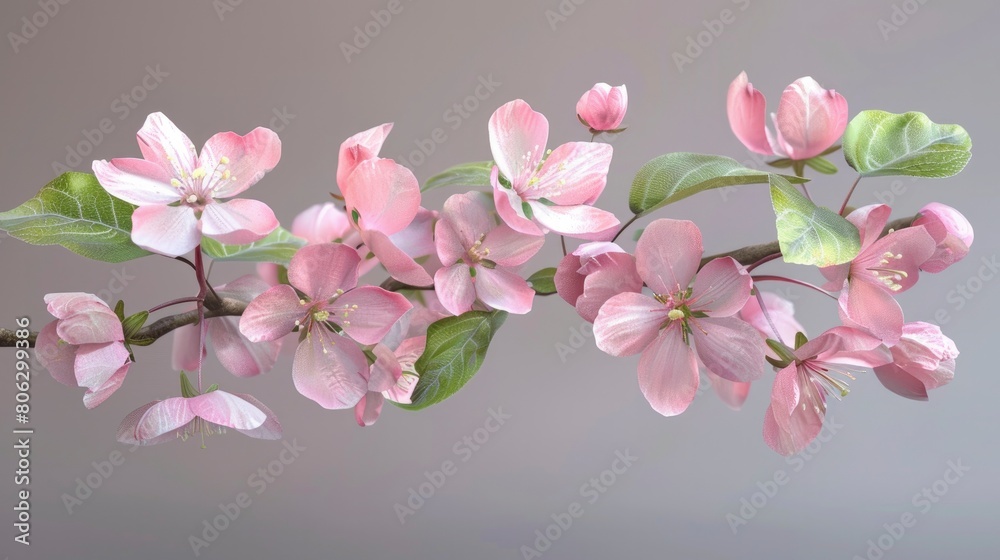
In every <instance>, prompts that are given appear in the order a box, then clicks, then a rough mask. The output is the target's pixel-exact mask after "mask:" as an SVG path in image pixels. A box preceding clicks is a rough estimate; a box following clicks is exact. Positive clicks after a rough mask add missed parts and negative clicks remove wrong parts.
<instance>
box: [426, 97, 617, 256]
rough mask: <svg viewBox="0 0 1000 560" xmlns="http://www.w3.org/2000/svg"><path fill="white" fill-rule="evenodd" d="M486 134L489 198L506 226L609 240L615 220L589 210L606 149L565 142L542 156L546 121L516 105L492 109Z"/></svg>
mask: <svg viewBox="0 0 1000 560" xmlns="http://www.w3.org/2000/svg"><path fill="white" fill-rule="evenodd" d="M489 128H490V148H491V150H492V151H493V160H494V161H496V165H495V166H494V167H493V173H492V177H491V182H492V185H493V197H494V201H495V203H496V207H497V211H498V212H499V214H500V217H501V218H503V221H504V222H506V223H507V225H509V226H510V227H511V228H513V229H514V230H515V231H519V232H521V233H527V234H531V235H541V234H543V233H545V232H547V231H554V232H556V233H559V234H562V235H567V236H570V237H579V238H583V239H591V240H602V241H603V240H607V239H610V238H611V236H612V235H614V229H615V228H616V227H617V226H618V223H619V222H618V218H616V217H615V216H614V214H612V213H610V212H607V211H605V210H601V209H599V208H595V207H594V206H592V204H594V202H596V201H597V198H598V197H599V196H600V195H601V192H603V191H604V186H605V184H606V183H607V179H608V167H609V166H610V165H611V151H612V150H611V146H610V145H608V144H602V143H594V142H569V143H566V144H563V145H561V146H559V147H558V148H556V149H554V150H552V152H551V153H547V152H546V151H545V145H546V142H548V137H549V121H548V120H547V119H546V118H545V116H544V115H542V114H541V113H538V112H536V111H533V110H532V109H531V107H530V106H529V105H528V104H527V103H525V102H524V101H522V100H520V99H518V100H516V101H511V102H510V103H507V104H506V105H503V106H502V107H500V108H499V109H497V110H496V112H495V113H493V116H492V117H490V126H489ZM546 156H547V157H546ZM543 159H544V162H543ZM501 175H502V178H501ZM445 264H447V263H445Z"/></svg>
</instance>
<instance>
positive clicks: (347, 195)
mask: <svg viewBox="0 0 1000 560" xmlns="http://www.w3.org/2000/svg"><path fill="white" fill-rule="evenodd" d="M344 201H345V204H346V205H347V212H348V214H352V213H353V212H355V211H356V212H357V213H358V214H359V215H360V217H359V218H358V221H357V223H358V226H359V228H360V229H361V230H362V231H365V230H375V231H380V232H382V233H384V234H386V235H392V234H394V233H396V232H397V231H400V230H402V229H403V228H405V227H406V226H408V225H410V222H412V221H413V218H414V217H415V216H416V215H417V210H419V209H420V183H418V182H417V178H416V177H414V176H413V172H412V171H410V170H409V169H407V168H406V167H403V166H402V165H400V164H398V163H396V162H394V161H392V160H391V159H371V160H368V161H365V162H362V163H360V164H359V165H358V167H357V169H355V170H354V172H353V173H351V175H350V177H348V179H347V189H346V190H345V191H344ZM352 219H353V218H352Z"/></svg>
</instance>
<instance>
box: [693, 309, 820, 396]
mask: <svg viewBox="0 0 1000 560" xmlns="http://www.w3.org/2000/svg"><path fill="white" fill-rule="evenodd" d="M760 295H761V299H763V300H764V309H766V310H767V315H765V314H764V311H763V310H762V309H761V307H760V303H759V302H758V301H757V298H756V297H753V296H751V297H750V298H749V299H747V302H746V304H745V305H744V306H743V309H741V310H740V312H739V314H738V315H737V316H738V317H739V318H740V319H743V320H744V321H746V322H747V323H749V324H750V326H752V327H753V328H755V329H757V332H759V333H760V340H761V345H762V346H764V347H765V348H764V352H765V355H767V356H770V357H771V358H778V355H777V354H775V352H774V351H773V350H771V349H770V348H767V347H766V346H767V345H766V344H765V343H764V341H765V340H767V339H768V338H773V339H775V340H779V339H780V340H782V341H785V342H787V343H788V344H792V343H793V342H794V341H795V336H796V334H798V333H803V334H805V329H804V328H803V327H802V325H801V324H799V322H798V321H797V320H796V319H795V306H794V305H793V304H792V302H790V301H788V300H787V299H785V298H783V297H781V296H779V295H778V294H775V293H772V292H761V294H760ZM768 318H770V321H768ZM772 325H773V327H774V328H772ZM774 329H777V332H775V330H774ZM705 374H706V376H707V377H708V380H709V381H711V383H712V389H714V390H715V394H716V395H718V396H719V398H720V399H722V402H724V403H725V404H726V406H728V407H729V408H731V409H733V410H739V409H740V408H742V407H743V403H744V402H746V400H747V396H748V395H749V394H750V383H749V382H745V383H744V382H739V381H730V380H728V379H725V378H722V377H719V376H718V375H715V374H714V373H712V372H710V371H706V372H705Z"/></svg>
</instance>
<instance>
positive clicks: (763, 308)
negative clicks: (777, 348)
mask: <svg viewBox="0 0 1000 560" xmlns="http://www.w3.org/2000/svg"><path fill="white" fill-rule="evenodd" d="M754 295H755V296H757V305H759V306H760V312H761V313H763V314H764V318H765V319H767V326H769V327H771V332H773V333H774V335H775V336H776V337H778V342H780V343H782V344H784V343H785V341H784V340H782V339H781V333H780V332H778V327H776V326H774V321H772V320H771V313H770V312H769V311H768V310H767V306H766V305H764V296H762V295H760V290H754Z"/></svg>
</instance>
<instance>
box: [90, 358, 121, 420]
mask: <svg viewBox="0 0 1000 560" xmlns="http://www.w3.org/2000/svg"><path fill="white" fill-rule="evenodd" d="M131 365H132V362H128V363H126V364H125V365H123V366H122V367H120V368H118V371H116V372H115V373H114V375H112V376H111V377H109V378H108V380H107V381H105V382H104V384H103V385H101V386H100V387H97V388H95V389H88V390H87V392H86V393H84V395H83V406H85V407H87V408H88V409H91V408H95V407H97V406H98V405H100V404H101V403H103V402H104V401H106V400H108V397H110V396H111V395H112V394H113V393H114V392H115V391H117V390H118V389H119V388H120V387H121V386H122V383H124V382H125V376H126V375H128V369H129V367H130V366H131Z"/></svg>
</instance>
